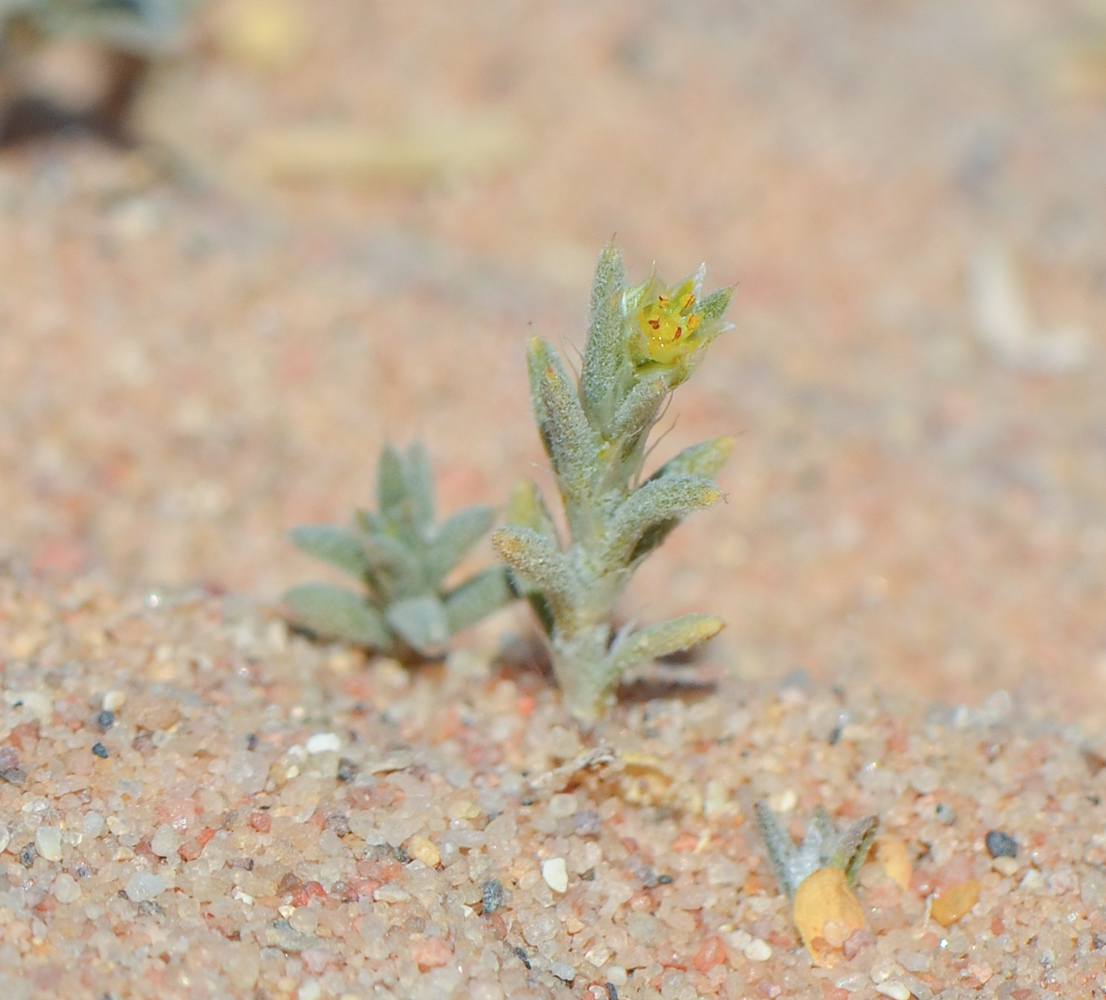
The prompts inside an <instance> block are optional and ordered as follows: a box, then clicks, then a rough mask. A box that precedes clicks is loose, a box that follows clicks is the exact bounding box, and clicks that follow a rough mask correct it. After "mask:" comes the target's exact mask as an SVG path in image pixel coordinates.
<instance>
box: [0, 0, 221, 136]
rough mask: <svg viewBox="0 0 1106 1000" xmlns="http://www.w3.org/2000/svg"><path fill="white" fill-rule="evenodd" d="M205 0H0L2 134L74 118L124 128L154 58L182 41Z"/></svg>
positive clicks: (63, 124)
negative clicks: (187, 26)
mask: <svg viewBox="0 0 1106 1000" xmlns="http://www.w3.org/2000/svg"><path fill="white" fill-rule="evenodd" d="M198 4H199V0H0V137H2V138H4V139H5V140H12V139H18V138H22V137H23V135H24V133H25V134H27V135H31V134H37V133H38V132H44V131H50V130H51V129H60V128H64V127H66V126H71V125H74V124H78V125H80V124H83V125H86V126H89V127H93V128H97V129H98V130H99V131H101V132H103V133H105V134H111V133H113V132H121V131H123V130H124V129H125V119H126V117H127V115H128V113H129V111H130V105H131V104H132V102H133V100H134V97H135V94H136V92H137V89H138V87H139V86H140V84H141V83H142V80H143V78H144V77H145V75H146V73H147V70H148V69H149V67H150V65H151V63H152V62H153V61H154V60H157V59H159V58H162V57H164V56H165V55H167V54H169V53H171V52H173V51H176V50H177V49H179V48H180V47H181V44H182V41H183V38H184V34H185V25H186V23H187V21H188V18H189V16H190V15H191V14H192V13H193V11H194V10H195V8H196V7H197V6H198Z"/></svg>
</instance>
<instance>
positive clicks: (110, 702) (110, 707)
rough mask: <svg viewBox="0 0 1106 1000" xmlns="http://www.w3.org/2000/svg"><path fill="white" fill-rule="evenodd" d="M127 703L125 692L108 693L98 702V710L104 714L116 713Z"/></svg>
mask: <svg viewBox="0 0 1106 1000" xmlns="http://www.w3.org/2000/svg"><path fill="white" fill-rule="evenodd" d="M126 703H127V692H126V691H119V690H114V691H108V692H107V694H105V695H104V697H103V700H102V701H101V702H100V708H101V709H103V711H105V712H118V711H119V709H121V708H122V707H123V706H124V705H125V704H126Z"/></svg>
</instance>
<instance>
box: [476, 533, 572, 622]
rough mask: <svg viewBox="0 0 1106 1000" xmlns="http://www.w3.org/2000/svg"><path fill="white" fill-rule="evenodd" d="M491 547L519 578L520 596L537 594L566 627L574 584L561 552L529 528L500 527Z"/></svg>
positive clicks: (569, 617)
mask: <svg viewBox="0 0 1106 1000" xmlns="http://www.w3.org/2000/svg"><path fill="white" fill-rule="evenodd" d="M492 545H493V546H494V547H495V550H496V552H498V553H499V555H500V557H501V558H502V559H503V561H504V562H506V563H507V565H508V566H510V567H511V569H513V570H514V571H515V572H516V573H518V574H519V575H520V576H521V577H522V579H521V580H520V581H519V584H520V586H519V589H520V590H522V591H523V593H525V592H527V590H528V589H530V588H531V587H536V588H537V589H538V590H540V591H541V593H542V595H543V596H544V597H545V599H546V601H547V602H548V603H549V609H550V611H552V613H553V616H554V617H555V618H556V620H557V621H558V622H563V623H564V624H568V623H570V622H571V621H572V617H573V616H574V615H575V613H576V607H575V604H576V602H575V601H574V597H575V591H576V581H575V578H574V576H573V573H572V569H571V567H570V566H569V563H568V560H567V559H566V558H565V555H564V553H563V552H561V551H560V549H557V548H555V547H554V546H553V543H552V542H550V540H549V539H548V538H546V537H545V536H544V535H539V534H538V533H537V532H536V531H534V530H533V529H532V528H500V529H499V530H498V531H497V532H496V533H495V534H494V535H492Z"/></svg>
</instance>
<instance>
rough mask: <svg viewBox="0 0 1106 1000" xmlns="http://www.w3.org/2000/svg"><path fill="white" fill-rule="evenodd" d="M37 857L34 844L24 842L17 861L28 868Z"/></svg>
mask: <svg viewBox="0 0 1106 1000" xmlns="http://www.w3.org/2000/svg"><path fill="white" fill-rule="evenodd" d="M37 857H38V851H36V850H35V845H34V844H33V843H32V844H24V845H23V850H21V851H20V852H19V863H20V864H21V865H22V866H23V867H24V868H30V867H31V865H33V864H34V863H35V858H37Z"/></svg>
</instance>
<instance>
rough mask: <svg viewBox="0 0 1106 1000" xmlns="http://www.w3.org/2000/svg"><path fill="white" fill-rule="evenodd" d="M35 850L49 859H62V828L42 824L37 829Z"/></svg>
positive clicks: (40, 855)
mask: <svg viewBox="0 0 1106 1000" xmlns="http://www.w3.org/2000/svg"><path fill="white" fill-rule="evenodd" d="M35 850H36V851H38V854H39V857H42V858H45V859H46V860H47V861H61V830H60V829H59V828H58V827H56V826H40V827H39V828H38V829H37V830H36V831H35Z"/></svg>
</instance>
